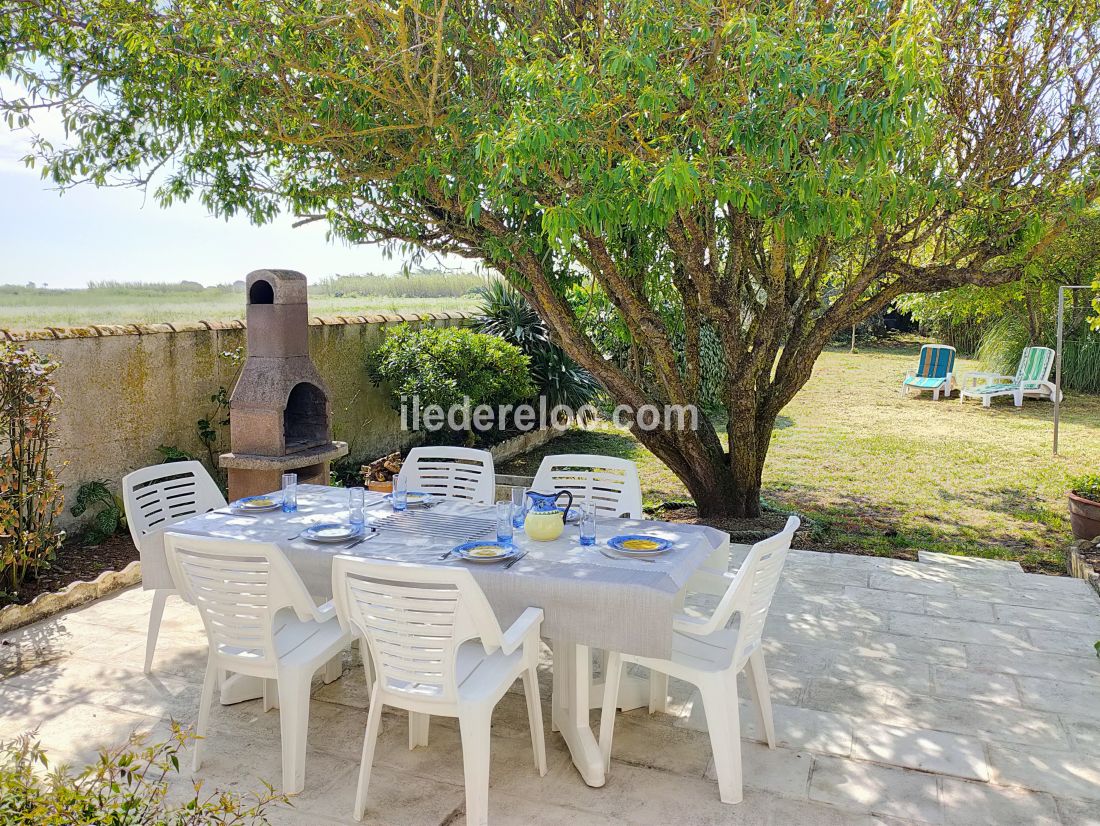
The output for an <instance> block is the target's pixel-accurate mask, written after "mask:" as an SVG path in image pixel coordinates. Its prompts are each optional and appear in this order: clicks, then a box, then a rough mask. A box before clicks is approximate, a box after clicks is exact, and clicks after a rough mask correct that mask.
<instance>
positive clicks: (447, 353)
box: [367, 325, 535, 410]
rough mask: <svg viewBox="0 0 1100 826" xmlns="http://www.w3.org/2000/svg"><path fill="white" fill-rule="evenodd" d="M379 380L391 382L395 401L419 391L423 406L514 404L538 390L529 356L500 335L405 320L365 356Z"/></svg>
mask: <svg viewBox="0 0 1100 826" xmlns="http://www.w3.org/2000/svg"><path fill="white" fill-rule="evenodd" d="M367 374H368V375H369V376H370V379H371V381H373V382H374V383H375V384H381V383H383V382H385V383H387V384H388V385H389V386H390V389H391V391H392V394H393V401H394V406H395V407H399V406H400V400H401V397H402V396H417V397H419V399H420V407H421V409H423V408H425V407H427V406H429V405H435V404H437V405H439V406H441V407H442V408H444V409H445V410H446V409H447V408H449V407H451V406H452V405H461V404H462V403H463V399H464V398H469V400H470V404H471V405H474V406H476V405H480V404H488V405H492V406H494V407H495V406H497V405H502V404H514V403H515V402H518V401H520V400H521V399H526V398H529V397H530V396H532V395H533V394H534V393H535V386H534V384H533V383H532V381H531V376H530V373H529V360H528V358H527V356H525V355H524V354H523V353H522V352H521V351H520V349H519V348H518V347H516V346H514V345H512V344H509V343H508V342H506V341H504V340H503V339H500V338H497V337H496V336H490V335H485V334H483V333H476V332H474V331H473V330H467V329H464V328H461V327H424V328H422V329H417V328H415V327H410V326H408V325H401V326H398V327H395V328H393V329H392V330H390V331H389V332H388V333H387V335H386V339H385V341H384V342H382V346H381V347H379V348H378V349H377V350H375V351H374V352H373V353H371V354H370V356H368V358H367Z"/></svg>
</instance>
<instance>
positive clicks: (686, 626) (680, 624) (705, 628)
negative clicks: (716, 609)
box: [672, 614, 714, 637]
mask: <svg viewBox="0 0 1100 826" xmlns="http://www.w3.org/2000/svg"><path fill="white" fill-rule="evenodd" d="M711 624H712V618H711V617H705V618H704V617H692V616H688V615H687V614H677V615H676V616H675V617H673V618H672V630H673V631H679V632H680V633H682V634H691V635H693V636H696V637H705V636H706V635H707V634H709V633H711V631H713V630H714V629H712V628H711V627H710V626H711Z"/></svg>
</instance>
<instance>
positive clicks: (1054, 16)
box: [0, 0, 1100, 512]
mask: <svg viewBox="0 0 1100 826" xmlns="http://www.w3.org/2000/svg"><path fill="white" fill-rule="evenodd" d="M1098 27H1100V10H1098V9H1097V6H1096V4H1095V3H1085V4H1079V3H1072V4H1070V3H1046V2H1039V1H1038V0H960V2H957V3H948V4H942V3H941V4H936V3H927V2H913V3H892V4H889V3H883V2H881V0H840V1H839V2H834V3H824V4H822V3H810V2H808V1H807V0H796V1H795V2H790V3H768V4H747V5H746V4H728V3H719V2H717V1H716V0H700V2H691V3H657V2H653V1H652V0H611V2H606V3H602V4H576V3H563V2H553V3H502V2H493V0H489V2H485V3H475V4H470V3H446V2H441V1H440V0H395V2H393V3H360V4H356V5H355V6H354V13H351V14H349V13H347V9H346V8H345V7H343V6H340V5H339V4H336V5H334V4H332V3H328V2H323V0H322V1H321V2H314V3H291V4H280V5H279V6H278V10H277V13H272V5H271V4H270V3H265V2H260V0H226V2H220V3H209V2H206V0H169V2H159V0H66V1H65V2H62V0H43V1H42V2H29V3H17V4H16V5H15V7H14V11H13V12H12V13H11V14H9V15H7V16H6V18H4V19H3V22H0V70H3V71H7V72H8V74H9V75H10V76H11V78H12V80H13V81H14V85H15V87H16V88H17V89H24V90H26V92H25V94H22V93H20V92H16V94H17V95H21V96H20V97H17V98H16V99H11V100H8V101H5V102H2V103H0V108H2V109H3V110H4V111H5V113H6V114H7V116H8V119H9V121H10V123H11V125H14V126H28V125H30V124H31V123H32V120H33V117H34V115H35V113H36V112H37V111H38V110H39V109H40V108H42V107H44V106H48V105H50V104H52V105H54V106H55V107H56V108H57V110H59V115H60V118H61V119H62V120H63V121H64V123H65V126H66V139H65V141H64V142H63V143H51V142H47V141H42V142H40V143H39V144H37V146H36V151H35V152H34V157H32V158H30V159H28V163H29V164H30V165H41V168H42V171H43V174H44V176H45V177H47V178H48V179H50V180H51V181H52V182H54V183H56V184H58V185H59V186H61V187H66V186H71V185H74V184H77V183H79V182H83V181H89V182H91V183H93V184H96V185H107V184H116V183H120V182H122V183H132V184H135V185H142V186H148V185H149V184H150V180H152V188H153V192H154V198H155V199H156V200H157V202H158V203H160V204H161V205H171V204H174V203H176V202H178V201H182V200H187V199H190V198H199V199H200V200H201V201H202V202H203V204H204V205H205V206H206V207H207V208H208V209H209V210H210V211H211V212H213V213H215V214H217V215H219V216H229V215H235V214H241V215H245V216H247V217H248V218H250V219H251V220H253V221H255V222H256V223H267V222H271V221H273V220H274V219H275V218H276V217H277V216H279V215H281V214H287V213H288V214H292V215H296V216H303V217H304V219H305V220H318V221H324V222H326V223H327V224H328V226H329V227H330V229H331V231H332V233H333V234H334V235H335V236H337V237H339V238H342V239H344V240H346V241H348V242H351V243H369V242H375V241H382V242H386V243H387V244H389V246H390V249H391V250H394V251H405V252H408V253H410V254H411V256H412V260H413V261H414V262H415V263H419V262H420V261H421V260H423V258H424V257H425V256H427V255H429V254H431V253H444V254H458V255H462V256H465V257H468V258H471V259H479V260H482V261H484V262H485V263H486V264H487V265H488V266H490V267H492V268H494V269H496V270H498V271H500V272H502V273H503V274H504V275H505V276H506V277H507V278H508V279H509V281H510V283H512V284H514V286H516V288H517V289H519V290H520V291H521V292H522V293H523V294H524V296H525V297H526V298H527V299H528V300H529V301H531V302H532V303H533V304H534V305H536V306H537V309H538V310H539V314H540V316H541V317H542V318H543V319H544V320H545V321H546V322H547V324H549V325H550V326H551V328H552V329H553V330H554V331H555V334H556V335H557V336H558V337H560V342H561V343H562V345H563V346H564V347H565V348H566V349H567V351H568V353H569V355H570V356H571V357H572V358H573V359H575V360H576V361H577V363H578V364H581V365H583V366H584V367H585V368H586V369H588V370H589V371H591V372H592V373H593V375H595V376H596V377H597V378H598V379H599V381H600V382H601V384H602V385H603V386H604V387H606V388H608V390H609V392H610V393H612V394H613V395H614V396H615V398H616V399H617V400H619V401H626V402H631V403H637V402H639V401H645V402H649V403H655V404H658V405H660V404H662V403H675V404H691V403H696V402H698V401H699V399H698V395H699V392H700V391H701V390H705V388H706V387H707V386H708V382H707V381H705V380H704V378H703V377H702V376H701V375H698V372H699V371H701V369H702V366H701V365H702V364H703V363H704V358H703V356H702V353H701V349H702V346H703V344H702V339H703V335H704V334H703V333H702V330H704V329H708V328H709V329H710V330H711V332H712V334H713V335H714V336H717V337H718V338H719V339H720V340H721V343H722V345H723V346H722V353H723V354H724V356H723V361H724V362H725V364H724V367H725V371H724V376H723V377H722V379H721V381H722V382H723V383H724V384H725V387H724V388H723V392H722V393H721V395H722V397H723V398H724V400H726V401H727V402H728V404H729V407H730V408H731V409H730V411H729V413H730V415H729V418H728V420H727V435H728V436H729V452H728V455H727V453H726V451H725V450H723V448H722V445H721V441H720V439H719V435H718V433H717V432H716V431H715V429H714V427H713V426H712V425H711V424H710V423H709V422H704V423H703V424H701V426H700V427H699V429H698V430H697V431H695V432H693V433H691V434H685V433H679V434H675V435H671V434H668V433H664V432H660V431H654V432H652V433H647V434H646V435H645V437H644V438H645V440H646V443H647V445H649V446H650V447H651V448H652V449H653V450H654V451H655V452H656V453H657V454H658V455H661V456H662V458H663V459H665V460H666V461H668V462H669V464H670V466H673V467H677V468H679V472H680V473H681V474H682V475H683V477H684V479H685V481H686V482H687V483H688V485H689V487H690V488H691V491H692V494H693V496H695V497H696V500H697V502H699V503H700V507H704V506H705V507H706V508H709V509H711V510H714V509H716V508H720V507H722V508H725V507H729V505H728V504H726V503H729V502H736V503H738V504H736V505H735V506H733V507H734V509H740V510H745V511H754V512H755V511H758V509H759V502H758V501H751V500H757V491H758V489H759V484H760V478H761V473H762V471H763V461H764V457H765V456H766V453H767V449H768V445H769V439H770V431H771V427H772V425H773V423H774V421H775V417H776V415H778V412H779V411H780V410H782V409H783V407H784V406H785V405H786V404H788V403H789V402H790V401H791V399H792V398H793V397H794V395H795V393H797V391H798V390H799V388H800V387H801V386H802V385H803V384H804V383H805V382H806V381H807V379H808V378H809V376H810V374H811V370H812V364H813V360H814V359H815V358H816V357H817V356H818V355H819V354H820V352H821V350H822V348H823V347H824V346H825V345H826V344H827V342H828V341H829V339H830V337H831V336H832V335H833V334H835V333H836V332H837V331H839V330H845V329H850V328H851V326H852V325H853V324H858V322H859V321H861V320H862V319H864V318H866V317H868V316H870V315H873V314H874V313H875V312H878V311H880V310H882V309H883V308H884V307H886V306H887V305H888V304H889V303H890V302H891V301H893V300H894V299H896V298H897V297H898V296H899V295H902V294H904V293H906V292H913V291H918V292H925V291H938V290H945V289H949V288H951V287H955V286H958V285H961V284H995V283H1004V282H1006V281H1011V280H1014V279H1015V278H1017V277H1018V276H1019V273H1020V270H1021V267H1025V266H1026V265H1027V263H1028V261H1029V260H1030V258H1032V257H1034V255H1037V254H1039V252H1041V251H1042V250H1044V249H1051V248H1053V247H1052V245H1051V240H1052V239H1053V238H1055V237H1057V235H1058V234H1059V233H1061V232H1063V231H1064V229H1065V220H1064V218H1065V217H1066V216H1070V215H1073V214H1075V213H1078V212H1080V211H1081V210H1082V209H1084V207H1085V206H1086V205H1087V204H1088V203H1089V202H1090V200H1092V199H1093V198H1095V196H1096V193H1097V189H1098V177H1100V137H1098V136H1100V85H1098V84H1096V83H1095V78H1094V77H1093V71H1094V67H1095V66H1096V65H1097V61H1098V60H1100V38H1098V37H1097V30H1098ZM318 32H324V36H323V37H321V36H317V33H318ZM991 44H996V48H993V47H992V46H991ZM1051 67H1056V68H1057V70H1053V69H1052V68H1051ZM990 90H996V93H995V94H994V93H992V92H991V91H990ZM592 285H596V286H598V288H599V290H600V292H602V294H603V296H605V297H606V301H607V302H608V304H607V307H606V309H607V310H608V321H609V324H608V326H607V327H604V328H602V329H601V328H598V327H597V325H596V324H595V323H594V322H593V320H592V318H591V317H590V316H585V315H581V314H579V307H578V304H576V303H574V302H573V301H572V296H573V294H574V291H575V290H576V289H577V288H578V287H580V288H581V289H583V290H587V291H588V294H589V296H591V297H594V296H596V295H597V293H596V291H595V289H594V287H593V286H592ZM681 325H682V326H683V329H684V337H683V348H682V349H683V351H684V352H683V355H682V356H681V355H680V354H678V353H677V352H676V349H677V348H676V343H677V336H678V333H679V330H680V326H681ZM609 328H614V331H613V332H614V334H613V340H612V341H608V342H606V343H607V344H614V345H616V348H617V349H618V352H613V351H612V348H610V347H605V346H604V340H603V338H604V336H605V332H604V331H605V330H606V329H609ZM621 331H625V336H621V335H618V333H619V332H621ZM609 338H612V336H609ZM708 349H709V348H708ZM607 353H610V354H611V356H612V357H611V358H603V355H604V354H607ZM696 469H697V472H695V471H696Z"/></svg>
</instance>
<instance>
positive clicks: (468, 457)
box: [401, 447, 497, 505]
mask: <svg viewBox="0 0 1100 826" xmlns="http://www.w3.org/2000/svg"><path fill="white" fill-rule="evenodd" d="M401 476H402V477H403V478H404V479H405V480H406V481H407V482H408V489H409V490H419V491H424V492H425V493H434V494H436V495H437V496H443V497H446V498H448V499H468V500H470V501H472V502H473V503H475V504H478V505H491V504H493V502H495V501H496V490H497V477H496V471H495V470H494V468H493V454H491V453H490V452H489V451H487V450H474V449H473V448H469V447H414V448H413V449H412V450H410V451H409V455H408V456H407V457H406V458H405V461H404V463H403V464H402V465H401Z"/></svg>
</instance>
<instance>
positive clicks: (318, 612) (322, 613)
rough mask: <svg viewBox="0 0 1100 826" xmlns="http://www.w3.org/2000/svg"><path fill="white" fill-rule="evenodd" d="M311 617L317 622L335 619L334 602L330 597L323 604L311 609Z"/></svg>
mask: <svg viewBox="0 0 1100 826" xmlns="http://www.w3.org/2000/svg"><path fill="white" fill-rule="evenodd" d="M313 619H314V620H316V621H317V622H328V621H329V620H331V619H336V604H335V603H334V602H333V601H332V600H331V599H330V600H329V601H328V602H326V603H325V604H324V605H318V606H316V607H315V608H314V609H313Z"/></svg>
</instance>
